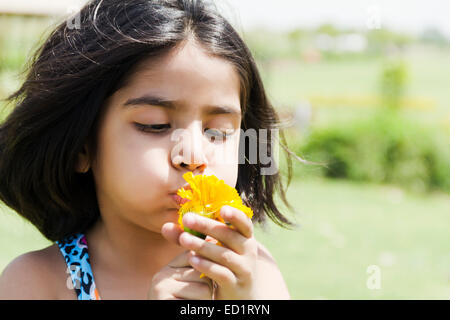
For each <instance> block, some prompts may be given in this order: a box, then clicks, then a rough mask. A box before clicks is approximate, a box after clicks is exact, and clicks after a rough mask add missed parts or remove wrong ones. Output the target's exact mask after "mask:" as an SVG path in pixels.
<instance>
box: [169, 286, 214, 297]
mask: <svg viewBox="0 0 450 320" xmlns="http://www.w3.org/2000/svg"><path fill="white" fill-rule="evenodd" d="M212 292H213V291H212V287H211V286H208V285H207V284H206V283H199V282H179V283H178V284H177V290H176V291H175V292H174V293H172V295H173V296H174V297H175V298H178V299H186V300H211V299H212Z"/></svg>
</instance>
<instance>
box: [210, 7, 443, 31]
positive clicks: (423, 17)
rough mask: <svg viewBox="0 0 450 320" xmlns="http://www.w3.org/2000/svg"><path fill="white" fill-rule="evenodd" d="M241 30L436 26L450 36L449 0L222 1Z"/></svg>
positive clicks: (423, 27)
mask: <svg viewBox="0 0 450 320" xmlns="http://www.w3.org/2000/svg"><path fill="white" fill-rule="evenodd" d="M218 2H220V3H221V4H220V7H223V8H224V10H225V12H226V16H227V17H228V18H229V19H230V20H232V23H233V24H234V25H236V24H237V27H238V28H239V26H241V28H244V29H248V28H252V27H254V26H260V25H263V26H271V27H273V28H276V29H290V28H293V27H295V26H303V27H310V26H317V25H319V24H321V23H325V22H327V23H333V24H336V25H339V26H343V27H346V26H348V27H358V28H368V27H370V28H376V27H377V26H378V27H381V28H386V27H387V28H392V29H394V30H398V31H406V32H408V33H415V34H417V33H420V32H421V31H422V30H423V29H425V28H426V27H436V28H437V29H439V30H440V31H441V32H443V33H444V34H446V35H447V36H449V37H450V1H448V0H314V1H312V0H309V1H306V0H219V1H218Z"/></svg>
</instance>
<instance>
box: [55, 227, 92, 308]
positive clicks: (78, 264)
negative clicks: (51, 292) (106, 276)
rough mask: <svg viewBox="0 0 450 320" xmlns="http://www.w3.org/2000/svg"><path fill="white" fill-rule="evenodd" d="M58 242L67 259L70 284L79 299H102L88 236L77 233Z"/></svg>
mask: <svg viewBox="0 0 450 320" xmlns="http://www.w3.org/2000/svg"><path fill="white" fill-rule="evenodd" d="M56 243H57V244H58V247H59V250H60V251H61V253H62V255H63V256H64V259H65V260H66V264H67V270H68V273H70V277H71V279H72V282H71V283H68V286H72V287H73V289H75V292H76V294H77V297H78V300H100V295H99V294H98V290H97V287H96V286H95V282H94V275H93V274H92V269H91V263H90V261H89V255H88V245H87V241H86V236H85V235H84V234H82V233H77V234H75V235H72V236H69V237H67V238H65V239H63V240H61V241H57V242H56Z"/></svg>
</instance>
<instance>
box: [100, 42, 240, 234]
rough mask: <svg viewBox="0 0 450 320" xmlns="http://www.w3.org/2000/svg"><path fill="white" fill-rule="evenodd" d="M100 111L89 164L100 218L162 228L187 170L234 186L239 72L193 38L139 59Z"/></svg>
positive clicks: (172, 217) (171, 215)
mask: <svg viewBox="0 0 450 320" xmlns="http://www.w3.org/2000/svg"><path fill="white" fill-rule="evenodd" d="M104 110H105V112H104V113H103V114H102V118H101V121H100V127H99V133H98V150H97V154H96V155H94V157H93V161H92V163H91V166H92V171H93V175H94V179H95V184H96V189H97V197H98V202H99V206H100V211H101V212H102V216H103V219H105V218H106V219H108V218H107V216H109V217H114V219H115V220H116V221H117V219H119V220H122V221H126V222H128V223H129V222H131V223H133V224H135V225H138V226H140V227H143V228H145V229H147V230H151V231H154V232H160V230H161V226H162V225H163V224H164V223H165V222H169V221H170V222H176V221H177V218H178V216H177V205H176V203H175V202H174V200H173V197H172V195H171V194H173V193H175V192H176V190H177V189H178V188H180V187H181V186H183V185H185V184H186V181H185V180H184V179H183V178H182V175H183V174H184V173H185V172H187V171H194V175H195V174H206V175H210V174H214V175H216V176H217V177H218V178H219V179H223V180H224V181H225V182H226V183H227V184H229V185H231V186H235V185H236V181H237V173H238V151H239V135H240V130H239V129H240V123H241V106H240V81H239V76H238V74H237V72H236V71H235V69H234V67H233V66H232V64H231V63H229V62H227V61H226V60H224V59H221V58H217V57H214V56H211V55H209V54H208V53H206V52H205V51H204V50H203V49H202V48H201V46H199V45H198V44H196V43H195V42H194V41H188V42H186V43H185V45H181V46H179V47H177V48H176V49H174V50H172V51H171V52H170V53H168V54H167V55H164V56H162V57H159V58H151V59H148V60H144V61H143V62H141V63H140V64H139V65H138V66H137V71H136V72H134V73H133V74H132V75H131V76H130V77H129V78H128V79H127V82H126V84H125V86H123V87H122V88H121V89H119V90H118V91H116V92H115V93H114V94H113V95H112V96H111V97H110V98H109V99H108V100H107V101H106V105H105V109H104ZM144 126H147V127H144ZM224 134H227V136H226V137H223V135H224Z"/></svg>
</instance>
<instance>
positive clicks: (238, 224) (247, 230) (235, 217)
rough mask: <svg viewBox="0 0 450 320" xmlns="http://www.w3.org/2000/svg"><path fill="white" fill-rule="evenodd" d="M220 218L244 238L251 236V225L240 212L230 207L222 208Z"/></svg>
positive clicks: (248, 219)
mask: <svg viewBox="0 0 450 320" xmlns="http://www.w3.org/2000/svg"><path fill="white" fill-rule="evenodd" d="M220 216H221V217H222V218H223V220H225V221H226V222H228V223H231V225H232V226H234V227H235V228H236V229H237V230H238V231H239V232H240V233H241V234H242V235H243V236H244V237H246V238H251V237H252V236H253V223H252V220H251V219H250V218H249V217H247V215H246V214H245V213H243V212H242V211H241V210H238V209H236V208H233V207H230V206H223V207H222V208H221V209H220Z"/></svg>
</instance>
